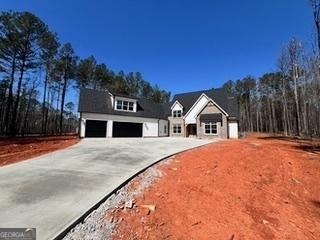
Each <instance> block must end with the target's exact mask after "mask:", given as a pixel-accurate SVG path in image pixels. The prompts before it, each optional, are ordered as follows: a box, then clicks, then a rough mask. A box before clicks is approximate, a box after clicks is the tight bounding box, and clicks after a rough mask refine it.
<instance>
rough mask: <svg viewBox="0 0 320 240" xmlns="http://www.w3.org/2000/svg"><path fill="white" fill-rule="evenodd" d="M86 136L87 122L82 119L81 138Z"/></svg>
mask: <svg viewBox="0 0 320 240" xmlns="http://www.w3.org/2000/svg"><path fill="white" fill-rule="evenodd" d="M85 135H86V120H85V119H83V118H81V119H80V137H84V136H85Z"/></svg>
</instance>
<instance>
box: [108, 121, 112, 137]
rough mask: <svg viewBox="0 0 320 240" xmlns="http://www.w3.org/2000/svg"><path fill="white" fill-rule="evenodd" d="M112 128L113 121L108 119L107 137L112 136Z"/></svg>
mask: <svg viewBox="0 0 320 240" xmlns="http://www.w3.org/2000/svg"><path fill="white" fill-rule="evenodd" d="M112 128H113V121H112V120H108V122H107V137H112Z"/></svg>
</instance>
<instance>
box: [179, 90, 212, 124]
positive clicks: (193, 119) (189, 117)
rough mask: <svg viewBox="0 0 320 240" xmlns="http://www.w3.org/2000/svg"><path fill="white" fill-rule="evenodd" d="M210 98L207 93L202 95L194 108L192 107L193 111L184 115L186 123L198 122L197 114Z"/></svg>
mask: <svg viewBox="0 0 320 240" xmlns="http://www.w3.org/2000/svg"><path fill="white" fill-rule="evenodd" d="M208 100H209V99H208V98H207V96H205V95H202V96H201V97H200V99H198V101H197V103H196V105H195V106H193V108H191V111H190V112H189V113H188V114H187V115H186V116H185V117H184V118H185V119H184V120H185V124H186V125H187V124H191V123H193V124H195V123H197V115H198V113H199V112H200V111H201V109H203V108H204V107H205V106H206V104H207V103H208Z"/></svg>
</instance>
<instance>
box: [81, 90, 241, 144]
mask: <svg viewBox="0 0 320 240" xmlns="http://www.w3.org/2000/svg"><path fill="white" fill-rule="evenodd" d="M79 112H80V137H164V136H172V137H197V138H238V104H237V99H236V98H235V96H233V95H231V94H229V93H227V92H226V91H225V90H224V89H222V88H220V89H212V90H205V91H197V92H189V93H182V94H176V95H175V96H174V97H173V100H172V101H171V102H170V103H167V104H159V103H154V102H152V101H150V100H147V99H138V98H132V97H128V96H123V95H120V94H113V93H111V92H109V91H97V90H92V89H86V88H83V89H81V90H80V99H79Z"/></svg>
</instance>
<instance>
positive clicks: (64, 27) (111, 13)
mask: <svg viewBox="0 0 320 240" xmlns="http://www.w3.org/2000/svg"><path fill="white" fill-rule="evenodd" d="M0 9H1V10H3V11H6V10H10V9H11V10H15V11H22V10H24V11H30V12H32V13H34V14H36V15H37V16H39V17H40V18H41V19H42V20H43V21H44V22H46V23H47V24H48V25H49V27H50V28H51V29H52V30H53V31H55V32H57V33H58V35H59V37H60V40H61V41H62V42H71V43H72V45H73V46H74V49H75V51H76V53H77V55H78V56H80V57H87V56H89V55H94V56H95V57H96V59H97V60H98V61H99V62H104V63H106V64H107V66H108V67H110V68H111V69H113V70H115V71H119V70H121V69H122V70H124V71H125V72H129V71H139V72H141V73H142V74H143V76H144V78H145V79H146V80H148V81H150V82H151V83H152V84H158V85H159V86H160V87H161V88H164V89H166V90H168V91H171V92H172V93H178V92H185V91H194V90H201V89H207V88H211V87H219V86H221V85H222V84H223V82H225V81H226V80H229V79H239V78H243V77H245V76H246V75H249V74H250V75H253V76H260V75H261V74H263V73H264V72H268V71H273V70H275V69H276V61H277V56H278V54H279V51H280V48H281V46H282V45H283V44H285V43H286V42H288V40H289V39H290V37H292V36H296V37H297V38H299V39H301V40H302V41H304V42H307V43H311V42H313V39H314V33H313V22H312V15H311V9H310V7H309V5H308V0H233V1H224V0H211V1H210V0H208V1H203V0H200V1H196V0H193V1H189V0H180V1H174V0H171V1H168V0H123V1H120V0H114V1H107V0H100V1H97V0H90V1H89V0H77V1H71V0H51V1H49V0H1V2H0ZM71 95H72V92H71ZM71 98H72V96H71Z"/></svg>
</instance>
